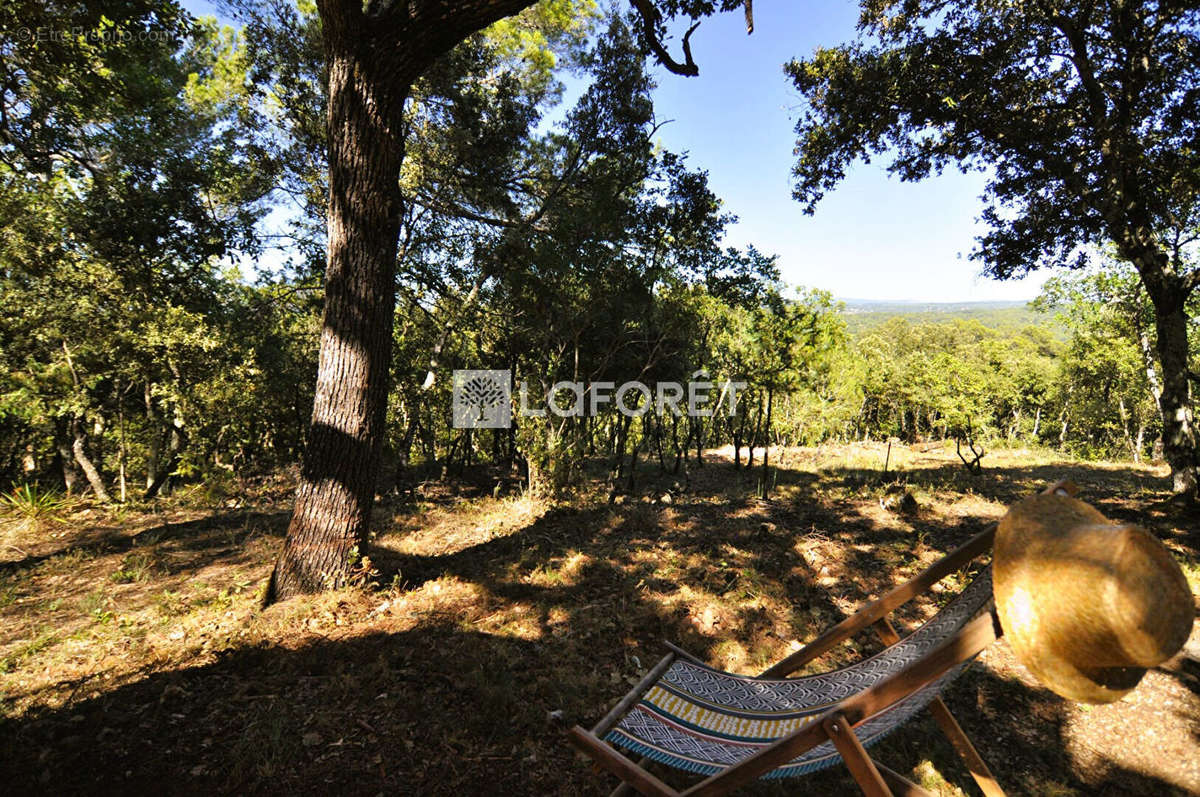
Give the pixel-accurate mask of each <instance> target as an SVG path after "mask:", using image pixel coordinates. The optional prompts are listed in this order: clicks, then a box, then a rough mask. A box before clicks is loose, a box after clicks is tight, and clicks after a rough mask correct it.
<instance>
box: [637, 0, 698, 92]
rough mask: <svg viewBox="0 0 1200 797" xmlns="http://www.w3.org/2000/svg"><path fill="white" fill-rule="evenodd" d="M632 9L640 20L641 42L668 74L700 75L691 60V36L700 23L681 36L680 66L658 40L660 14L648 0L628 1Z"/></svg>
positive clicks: (660, 22)
mask: <svg viewBox="0 0 1200 797" xmlns="http://www.w3.org/2000/svg"><path fill="white" fill-rule="evenodd" d="M630 2H631V3H632V4H633V7H634V8H635V9H637V12H638V15H639V16H640V17H641V18H642V42H643V43H644V44H645V45H646V47H648V48H649V49H650V52H652V53H654V57H655V58H656V59H658V62H659V63H660V64H662V65H663V68H665V69H666V70H667V71H668V72H673V73H675V74H676V75H683V76H684V77H695V76H696V75H699V74H700V67H698V66H696V62H695V60H693V59H692V44H691V41H690V39H691V36H692V33H694V32H695V30H696V28H697V27H698V26H699V25H700V23H699V22H698V21H697V22H694V23H693V24H692V26H691V27H690V28H688V31H687V33H685V34H683V57H684V62H683V63H682V64H681V63H679V62H678V61H676V60H675V59H674V58H672V57H671V54H670V53H668V52H667V48H666V47H664V46H663V43H662V42H661V41H660V40H659V28H660V27H661V25H662V12H660V11H659V10H658V9H657V8H655V7H654V4H653V3H651V2H650V0H630Z"/></svg>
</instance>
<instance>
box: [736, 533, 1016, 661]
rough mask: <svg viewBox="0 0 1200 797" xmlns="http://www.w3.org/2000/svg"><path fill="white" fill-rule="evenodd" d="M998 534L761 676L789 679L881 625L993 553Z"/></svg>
mask: <svg viewBox="0 0 1200 797" xmlns="http://www.w3.org/2000/svg"><path fill="white" fill-rule="evenodd" d="M995 534H996V524H995V523H992V524H991V525H989V526H988V527H987V528H986V529H984V530H983V531H981V532H980V533H978V534H976V535H975V536H974V537H972V538H971V539H970V540H968V541H967V542H965V543H964V544H963V545H961V546H959V547H958V548H956V549H955V550H954V551H952V552H950V553H949V554H947V555H946V556H944V557H942V558H941V559H939V560H938V561H936V562H934V563H933V564H932V565H930V566H929V567H927V568H925V569H924V570H923V571H921V573H920V574H918V575H917V576H915V577H914V578H912V579H911V580H909V581H906V582H905V583H903V584H901V585H900V586H898V587H896V588H894V589H892V590H891V591H890V592H887V593H885V594H884V595H883V596H882V597H880V598H877V599H876V600H874V601H872V602H870V603H868V604H867V605H866V606H864V607H863V608H861V609H859V610H858V611H857V612H855V613H854V614H852V615H850V616H849V617H847V618H846V619H845V620H842V621H841V622H840V623H838V624H837V625H835V626H834V627H833V628H831V629H829V630H828V631H826V632H825V633H823V634H821V635H820V636H819V637H817V638H816V639H814V640H813V641H812V642H810V643H808V644H807V645H805V646H804V647H803V648H801V649H800V650H798V651H796V652H795V653H793V654H792V655H790V656H788V657H787V658H785V659H783V660H782V661H780V662H778V663H777V664H775V665H773V666H772V667H770V668H768V669H767V670H765V671H764V672H763V673H762V674H761V675H760V676H759V677H760V678H786V677H787V676H788V675H790V674H791V673H793V672H795V671H796V670H798V669H800V668H801V667H803V666H804V665H805V664H808V663H809V662H810V661H812V660H813V659H815V658H816V657H818V656H820V655H821V654H822V653H827V652H828V651H830V650H832V649H833V648H834V646H836V645H838V644H840V643H842V642H844V641H845V640H847V639H849V638H850V637H852V636H854V635H855V634H857V633H858V632H859V631H862V630H863V629H865V628H868V627H869V626H871V625H874V624H875V623H877V622H879V620H881V619H883V618H885V617H887V615H889V614H890V613H892V612H893V611H895V610H896V609H898V608H899V607H901V606H903V605H904V604H906V603H908V602H909V601H910V600H912V599H913V598H915V597H917V596H918V595H921V594H923V593H925V592H926V591H928V590H929V588H930V587H932V586H933V585H934V584H936V583H937V582H939V581H941V580H942V579H943V578H945V577H946V576H948V575H950V574H951V573H953V572H955V571H956V570H958V569H960V568H961V567H963V566H964V565H966V564H967V563H968V562H970V561H971V560H972V559H975V558H976V557H978V556H982V555H983V554H985V553H987V552H988V551H990V550H991V548H992V538H993V537H994V536H995Z"/></svg>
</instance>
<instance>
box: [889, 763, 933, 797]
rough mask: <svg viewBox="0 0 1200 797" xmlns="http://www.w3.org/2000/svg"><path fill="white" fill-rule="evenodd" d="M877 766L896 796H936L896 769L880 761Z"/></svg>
mask: <svg viewBox="0 0 1200 797" xmlns="http://www.w3.org/2000/svg"><path fill="white" fill-rule="evenodd" d="M875 768H876V769H878V770H879V774H880V775H883V779H884V780H885V781H886V782H887V785H888V788H889V789H891V790H892V794H893V795H895V797H934V794H933V792H930V791H927V790H926V789H922V788H921V787H920V786H918V785H917V784H915V783H913V782H912V781H911V780H909V779H908V778H906V777H904V776H903V775H901V774H900V773H899V772H897V771H896V770H894V769H890V768H888V767H885V766H884V765H883V764H881V763H879V762H878V761H876V762H875Z"/></svg>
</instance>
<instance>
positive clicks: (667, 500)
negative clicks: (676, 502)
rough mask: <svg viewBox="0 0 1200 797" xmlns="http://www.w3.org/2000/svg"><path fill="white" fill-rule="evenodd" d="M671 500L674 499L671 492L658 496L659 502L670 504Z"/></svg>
mask: <svg viewBox="0 0 1200 797" xmlns="http://www.w3.org/2000/svg"><path fill="white" fill-rule="evenodd" d="M671 500H672V499H671V494H670V493H663V494H662V495H660V496H659V497H658V502H659V503H660V504H669V503H671Z"/></svg>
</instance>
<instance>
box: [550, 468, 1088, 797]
mask: <svg viewBox="0 0 1200 797" xmlns="http://www.w3.org/2000/svg"><path fill="white" fill-rule="evenodd" d="M1057 491H1062V492H1065V493H1069V494H1072V495H1073V494H1074V493H1075V492H1076V488H1075V486H1074V485H1072V484H1070V483H1068V482H1058V483H1056V484H1053V485H1051V486H1050V487H1048V488H1046V489H1045V490H1044V491H1043V492H1046V493H1053V492H1057ZM995 533H996V524H995V523H992V524H991V525H989V526H988V527H987V528H986V529H985V530H984V531H982V532H980V533H979V534H977V535H975V536H974V537H972V538H971V539H970V540H968V541H967V542H966V543H965V544H963V545H962V546H960V547H958V548H957V549H955V550H954V551H952V552H951V553H949V554H947V555H946V556H944V557H943V558H942V559H940V560H938V561H937V562H935V563H934V564H932V565H930V566H929V567H928V568H926V569H925V570H923V571H922V572H921V573H920V574H918V575H917V576H916V577H914V578H913V579H911V580H910V581H908V582H906V583H904V584H901V585H900V586H898V587H896V588H894V589H892V590H890V591H889V592H887V593H886V594H884V595H883V596H882V597H880V598H877V599H876V600H874V601H872V602H870V603H868V604H867V605H866V606H864V607H863V608H861V609H859V610H858V611H857V612H855V613H854V614H853V615H851V616H850V617H847V618H846V619H845V620H843V621H842V622H840V623H838V624H837V625H835V626H834V627H833V628H830V629H829V630H828V631H826V632H825V633H823V634H821V635H820V636H819V637H817V638H816V639H814V640H813V641H812V642H810V643H809V644H807V645H805V646H804V647H803V648H801V649H800V650H798V651H796V652H795V653H793V654H792V655H790V656H788V657H787V658H785V659H783V660H782V661H780V662H778V663H777V664H775V665H773V666H771V667H769V668H767V669H766V670H764V671H763V672H762V673H761V675H760V676H759V677H761V678H786V677H787V676H789V675H791V674H792V673H794V672H795V671H796V670H798V669H800V668H801V667H803V666H804V665H806V664H808V663H809V662H810V661H812V660H813V659H815V658H817V657H818V656H820V655H822V654H824V653H827V652H829V651H830V650H832V649H833V648H834V647H835V646H837V645H838V644H840V643H842V642H844V641H845V640H847V639H849V638H850V637H852V636H853V635H854V634H856V633H859V632H860V631H864V630H866V629H868V628H871V627H874V629H875V631H876V633H877V634H878V636H879V638H880V639H881V640H882V641H883V643H884V644H885V645H893V644H895V643H896V642H898V641H900V635H899V634H898V633H897V632H896V629H895V628H894V627H893V626H892V624H891V623H890V622H889V621H888V615H890V614H891V613H892V612H894V611H895V610H896V609H898V608H899V607H901V606H903V605H904V604H906V603H908V602H909V601H910V600H912V599H913V598H916V597H918V596H920V595H922V594H924V593H925V592H927V591H928V590H929V589H930V588H931V587H932V586H933V585H934V584H936V583H937V582H939V581H941V580H942V579H943V578H944V577H946V576H948V575H950V574H951V573H954V572H956V571H958V570H960V569H961V568H963V567H965V566H966V565H967V564H969V563H970V562H971V561H972V560H974V559H976V558H978V557H980V556H983V555H985V554H987V553H989V552H990V551H991V549H992V541H993V539H994V537H995ZM1002 634H1003V631H1002V629H1001V628H1000V623H999V620H997V619H996V615H995V610H994V609H992V610H991V611H988V612H984V613H983V614H981V615H979V616H978V617H976V618H975V619H974V620H971V621H970V622H968V623H967V624H966V625H964V626H963V627H962V628H961V629H959V630H958V632H957V633H955V634H954V635H953V636H952V637H950V638H949V639H947V640H946V641H945V642H943V643H942V644H941V645H940V646H938V647H937V648H935V649H934V650H932V651H931V652H930V653H929V654H927V655H926V656H924V657H922V658H921V659H920V660H919V661H916V662H913V663H912V664H911V665H910V666H908V667H907V668H905V669H903V670H901V671H900V672H898V673H896V674H894V675H892V676H890V677H888V678H887V679H885V680H883V681H881V682H879V683H878V684H876V685H875V686H873V687H871V688H869V689H866V690H864V691H862V692H859V693H858V694H856V695H853V696H851V697H848V698H846V699H845V700H842V701H841V702H839V703H838V704H837V705H835V706H832V707H831V708H829V709H828V710H827V711H825V712H824V713H822V714H821V715H820V716H818V717H817V719H816V721H814V722H811V723H808V724H807V725H805V726H804V727H802V728H800V729H798V730H796V731H794V732H792V733H790V734H788V735H787V736H783V737H780V738H779V739H777V740H776V741H774V742H773V743H772V744H770V745H769V746H767V747H764V748H763V749H761V750H759V751H758V752H757V753H755V754H754V755H752V756H749V757H748V758H746V759H744V760H742V761H741V762H740V763H738V764H736V765H734V766H731V767H728V768H726V769H724V770H722V771H721V772H718V773H717V774H715V775H712V776H710V777H708V778H707V779H705V780H703V781H701V782H700V783H698V784H696V785H695V786H692V787H691V788H689V789H686V790H685V791H682V792H680V791H677V790H676V789H673V788H672V787H670V786H668V785H667V784H666V783H664V782H663V781H662V780H660V779H659V778H657V777H655V776H654V775H653V774H652V773H650V772H648V771H647V770H646V769H644V768H643V766H642V765H643V764H644V763H645V759H643V760H642V761H640V762H636V763H635V762H634V761H632V760H630V759H629V758H627V757H626V756H625V755H623V754H622V753H620V752H619V751H617V750H616V749H615V748H614V747H612V746H611V745H609V744H607V743H606V742H604V741H603V739H602V737H603V736H604V734H606V733H608V731H609V730H611V729H612V727H613V726H615V725H616V724H617V723H618V722H620V720H621V718H622V717H624V716H625V714H626V713H627V712H628V711H629V710H630V709H631V708H633V706H634V705H635V704H636V703H637V702H638V701H639V700H640V699H641V698H642V695H644V694H645V692H646V691H647V690H649V689H650V687H651V686H653V685H654V683H655V682H656V681H657V680H658V679H659V677H661V676H662V674H663V673H664V672H666V670H667V669H668V668H669V667H670V666H671V664H672V663H673V662H674V661H675V660H676V659H677V658H681V657H682V658H687V659H691V660H693V661H696V660H697V659H696V658H695V657H694V656H691V655H690V654H688V653H686V652H684V651H682V650H680V649H679V648H677V647H675V646H674V645H670V644H669V643H668V647H670V648H671V652H670V653H668V654H667V655H666V656H664V657H663V659H662V660H661V661H659V662H658V664H657V665H655V666H654V667H653V668H652V669H651V670H650V672H648V673H647V674H646V676H645V677H644V678H643V679H642V680H641V681H640V682H639V683H638V685H637V686H636V687H635V688H634V689H633V691H631V692H630V693H629V694H627V695H626V696H625V697H624V698H623V699H622V700H621V702H619V703H617V705H616V706H614V707H613V709H612V710H611V711H609V712H608V714H606V715H605V716H604V718H603V719H601V720H600V722H598V723H597V724H596V725H595V727H593V728H592V729H591V730H585V729H584V728H582V727H580V726H578V725H576V726H575V727H574V728H571V729H570V730H568V731H567V736H568V739H569V740H570V742H571V744H573V745H574V746H575V747H576V748H578V749H579V750H580V751H582V752H584V753H585V754H587V755H588V756H590V757H591V758H592V759H593V760H594V762H595V764H596V765H597V766H598V767H601V768H603V769H606V770H608V771H609V772H611V773H612V774H614V775H616V776H617V777H619V778H620V779H621V780H622V781H623V783H622V785H621V786H619V787H618V788H617V790H616V791H614V792H613V795H614V797H615V796H616V795H618V794H628V793H629V791H630V790H631V789H635V790H637V791H638V792H640V793H642V794H644V795H649V796H650V797H681V796H682V795H687V797H693V796H694V797H710V796H711V795H719V794H726V793H728V792H729V791H731V790H733V789H736V788H738V787H739V786H743V785H745V784H746V783H749V782H750V781H752V780H755V779H756V778H758V777H760V776H762V775H764V774H766V773H768V772H770V771H771V770H773V769H775V768H776V767H779V766H782V765H784V764H786V763H787V762H789V761H791V760H792V759H794V758H796V757H797V756H799V755H801V754H803V753H804V752H806V751H808V750H811V749H812V748H813V747H815V746H817V745H818V744H821V743H822V742H825V741H831V742H832V743H833V745H834V747H835V748H836V749H837V751H838V752H839V753H840V754H841V756H842V759H843V761H845V763H846V766H847V768H848V769H849V770H850V774H851V775H852V776H853V777H854V779H855V781H857V783H858V785H859V786H860V788H862V790H863V793H864V794H866V795H868V797H887V796H889V795H894V794H900V795H928V794H929V792H927V791H926V790H924V789H922V788H921V787H920V786H917V785H916V784H915V783H913V782H912V781H910V780H908V779H907V778H905V777H903V776H902V775H900V774H899V773H896V772H894V771H892V770H890V769H888V768H887V767H885V766H883V765H881V764H879V763H877V762H875V761H873V760H872V759H871V757H870V756H869V755H868V754H867V751H866V750H865V749H864V748H863V746H862V743H861V742H860V741H859V740H858V737H857V736H856V735H855V733H854V728H855V726H857V725H859V724H861V723H862V722H864V721H865V720H867V719H868V718H870V717H872V716H874V715H875V714H877V713H879V712H880V711H882V710H884V709H886V708H888V707H889V706H891V705H893V704H895V703H897V702H899V701H900V700H903V699H904V698H906V697H908V696H909V695H911V694H913V693H914V692H916V691H917V690H919V689H921V688H922V687H925V686H927V685H928V684H930V683H932V682H934V681H936V680H937V679H938V678H940V677H941V676H942V675H944V674H945V673H946V672H948V671H949V670H950V669H952V668H953V667H955V666H957V665H959V664H961V663H962V662H964V661H967V660H969V659H971V658H973V657H974V656H976V655H978V654H979V653H980V652H981V651H982V650H983V649H984V648H986V647H988V646H989V645H991V644H992V643H993V642H995V641H996V640H997V639H999V638H1000V636H1001V635H1002ZM928 708H929V711H930V713H931V714H932V715H933V718H934V720H935V721H936V722H937V724H938V726H939V727H940V728H941V730H942V732H943V733H944V734H945V736H946V737H947V739H948V740H949V741H950V744H951V745H952V746H953V748H954V750H955V752H957V753H958V754H959V756H960V757H961V758H962V759H963V761H964V763H965V764H966V765H967V769H968V770H970V772H971V776H972V777H973V778H974V779H975V782H976V783H977V784H978V785H979V788H980V789H981V790H982V791H983V793H984V794H985V795H986V797H1003V795H1004V791H1003V790H1002V789H1001V788H1000V785H999V783H998V782H997V781H996V778H995V777H994V776H993V775H992V773H991V771H990V770H989V769H988V767H987V764H985V763H984V761H983V758H982V757H981V756H980V755H979V753H978V751H977V750H976V749H975V747H974V745H972V744H971V740H970V739H968V738H967V735H966V733H964V732H963V730H962V728H961V727H960V726H959V724H958V722H957V721H956V720H955V719H954V716H953V715H952V714H951V713H950V710H949V709H948V708H947V707H946V704H945V703H944V702H942V699H941V698H940V697H937V698H934V699H933V701H931V702H930V704H929V706H928Z"/></svg>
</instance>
